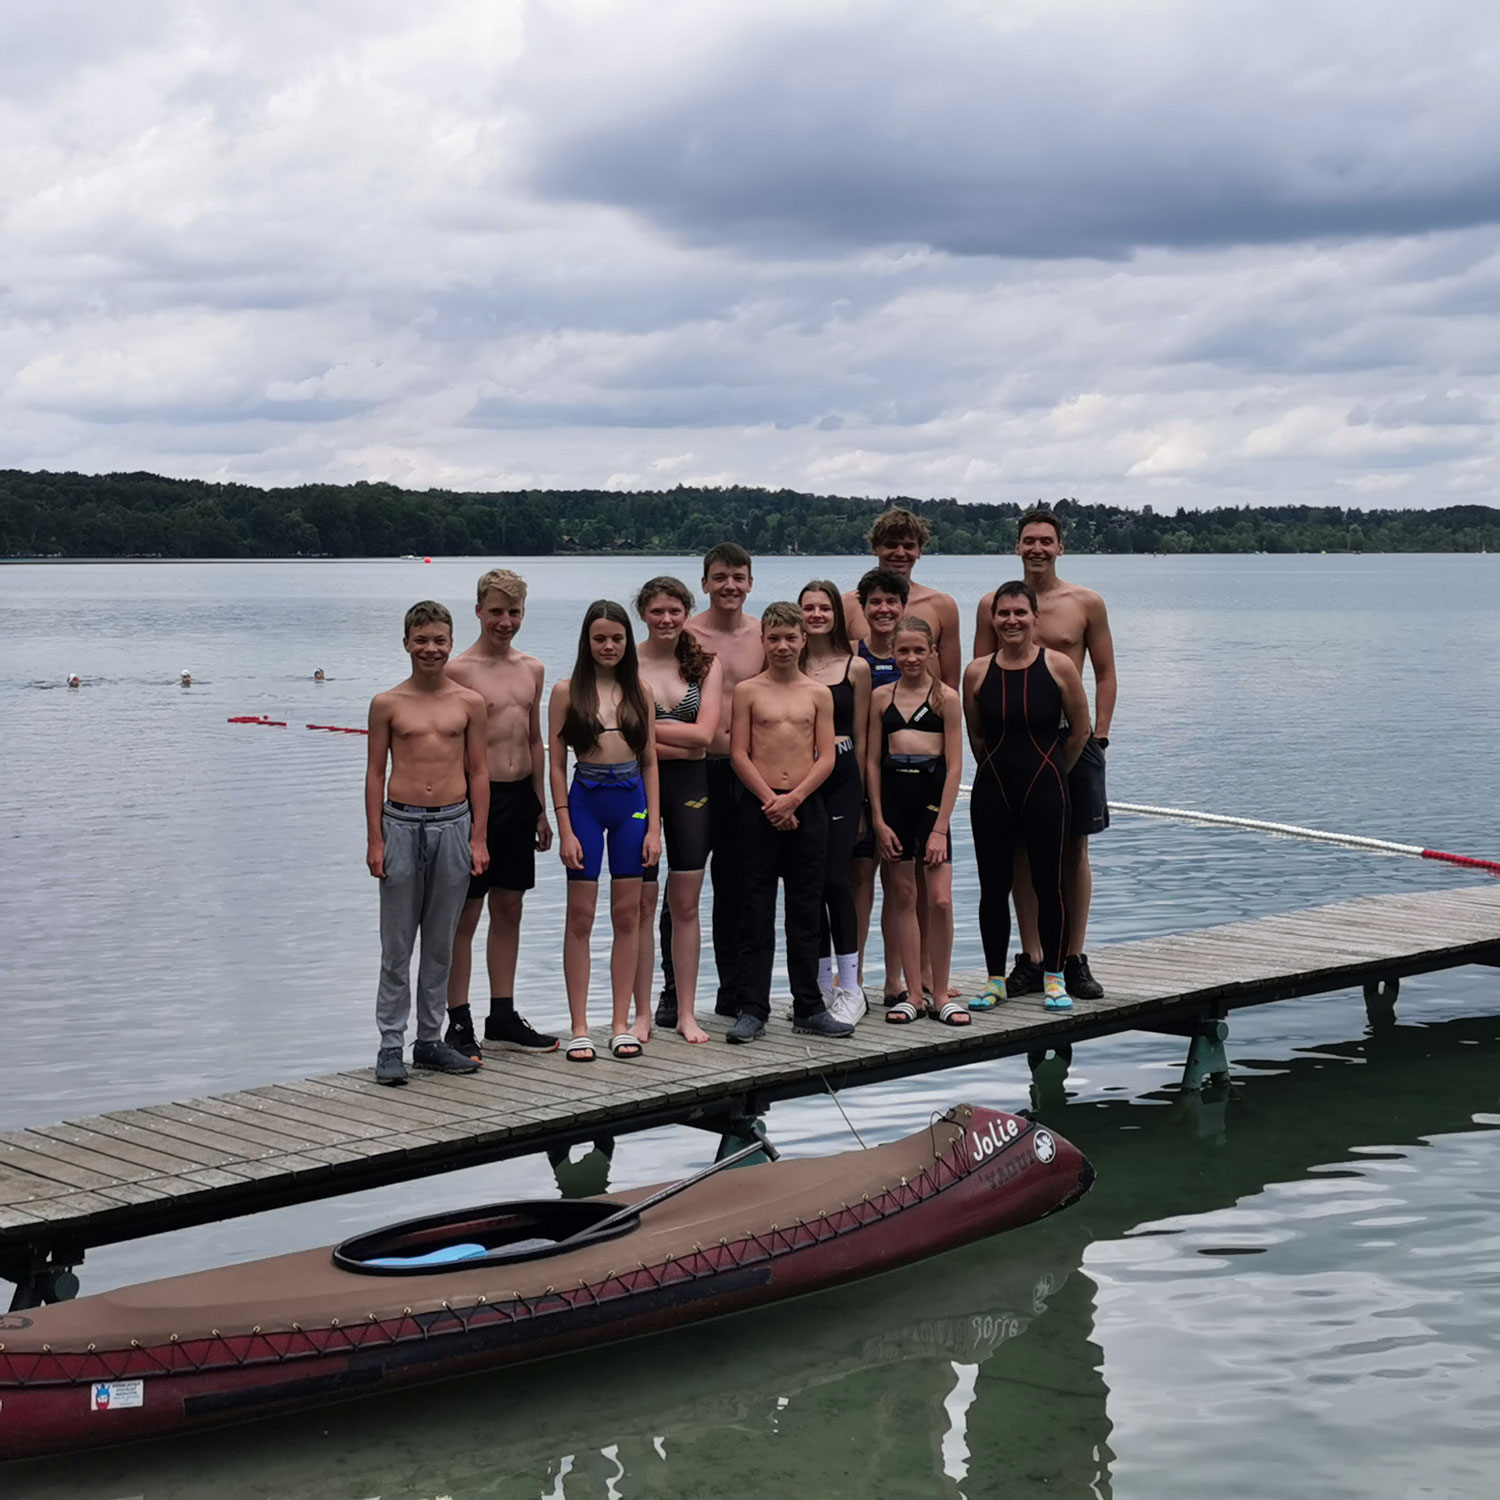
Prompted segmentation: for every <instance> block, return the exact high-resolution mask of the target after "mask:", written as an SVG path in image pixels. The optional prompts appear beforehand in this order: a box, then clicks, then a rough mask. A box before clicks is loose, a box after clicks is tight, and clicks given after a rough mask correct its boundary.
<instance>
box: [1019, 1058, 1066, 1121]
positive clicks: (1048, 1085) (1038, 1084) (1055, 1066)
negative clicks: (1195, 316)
mask: <svg viewBox="0 0 1500 1500" xmlns="http://www.w3.org/2000/svg"><path fill="white" fill-rule="evenodd" d="M1026 1066H1027V1067H1028V1068H1030V1069H1031V1107H1032V1108H1033V1109H1052V1108H1055V1107H1058V1106H1061V1105H1063V1104H1066V1103H1067V1102H1068V1092H1067V1088H1066V1084H1067V1081H1068V1069H1069V1068H1071V1067H1072V1066H1073V1048H1072V1046H1071V1045H1070V1044H1069V1043H1067V1042H1059V1043H1057V1045H1056V1046H1053V1047H1042V1048H1039V1049H1038V1050H1036V1051H1034V1052H1028V1053H1027V1054H1026Z"/></svg>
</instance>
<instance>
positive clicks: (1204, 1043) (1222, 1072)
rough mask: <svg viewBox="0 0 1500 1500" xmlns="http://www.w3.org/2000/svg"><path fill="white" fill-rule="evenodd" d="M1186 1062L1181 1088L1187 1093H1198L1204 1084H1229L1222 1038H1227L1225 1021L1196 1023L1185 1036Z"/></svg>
mask: <svg viewBox="0 0 1500 1500" xmlns="http://www.w3.org/2000/svg"><path fill="white" fill-rule="evenodd" d="M1189 1035H1190V1036H1191V1038H1192V1040H1191V1041H1190V1042H1189V1043H1188V1055H1187V1062H1186V1063H1184V1064H1183V1069H1182V1087H1183V1090H1184V1091H1185V1092H1187V1093H1201V1092H1202V1090H1203V1086H1204V1085H1205V1084H1207V1083H1227V1082H1228V1081H1229V1058H1228V1057H1227V1056H1226V1055H1225V1052H1224V1039H1225V1037H1227V1036H1228V1035H1229V1024H1228V1022H1226V1021H1218V1020H1207V1021H1199V1022H1197V1023H1196V1024H1195V1025H1194V1027H1193V1029H1192V1031H1191V1032H1190V1033H1189Z"/></svg>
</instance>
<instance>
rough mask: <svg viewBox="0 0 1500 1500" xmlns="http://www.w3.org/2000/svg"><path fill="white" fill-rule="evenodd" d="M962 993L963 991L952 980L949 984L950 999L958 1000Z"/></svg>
mask: <svg viewBox="0 0 1500 1500" xmlns="http://www.w3.org/2000/svg"><path fill="white" fill-rule="evenodd" d="M962 994H963V991H962V990H961V989H960V988H959V987H958V986H957V985H956V984H954V983H952V982H951V981H950V982H949V984H948V998H949V999H950V1000H957V999H958V997H959V996H960V995H962Z"/></svg>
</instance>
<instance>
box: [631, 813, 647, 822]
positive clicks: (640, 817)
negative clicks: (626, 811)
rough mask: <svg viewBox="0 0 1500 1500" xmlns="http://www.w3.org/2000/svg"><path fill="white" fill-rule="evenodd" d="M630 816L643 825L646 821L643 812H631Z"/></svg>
mask: <svg viewBox="0 0 1500 1500" xmlns="http://www.w3.org/2000/svg"><path fill="white" fill-rule="evenodd" d="M630 816H631V817H632V818H639V819H640V820H641V822H643V823H644V822H645V821H646V814H645V813H643V812H633V813H631V815H630Z"/></svg>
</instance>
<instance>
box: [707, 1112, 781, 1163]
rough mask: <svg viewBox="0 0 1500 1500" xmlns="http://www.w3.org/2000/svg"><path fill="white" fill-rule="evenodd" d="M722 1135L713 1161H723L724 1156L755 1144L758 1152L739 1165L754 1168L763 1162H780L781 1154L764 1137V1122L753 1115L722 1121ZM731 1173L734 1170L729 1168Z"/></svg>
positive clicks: (733, 1117)
mask: <svg viewBox="0 0 1500 1500" xmlns="http://www.w3.org/2000/svg"><path fill="white" fill-rule="evenodd" d="M722 1129H723V1134H722V1135H721V1136H720V1137H719V1149H718V1150H717V1151H716V1152H715V1153H714V1160H715V1161H723V1160H724V1158H725V1157H726V1156H733V1155H734V1153H735V1152H736V1151H743V1150H744V1149H745V1147H746V1146H753V1145H755V1144H756V1143H757V1142H759V1144H760V1150H759V1151H758V1152H757V1153H756V1154H755V1155H754V1156H747V1157H746V1158H745V1159H744V1161H742V1162H740V1163H739V1165H740V1166H742V1167H756V1166H760V1165H761V1164H762V1163H763V1162H768V1161H780V1160H781V1153H780V1152H779V1151H778V1150H777V1149H776V1148H775V1146H773V1145H772V1144H771V1141H770V1138H769V1137H768V1136H767V1135H766V1122H765V1121H764V1120H762V1119H760V1118H758V1117H757V1116H754V1115H735V1116H732V1117H731V1118H729V1119H727V1120H725V1121H724V1124H723V1127H722ZM730 1170H731V1171H733V1170H734V1168H732V1167H731V1168H730Z"/></svg>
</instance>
